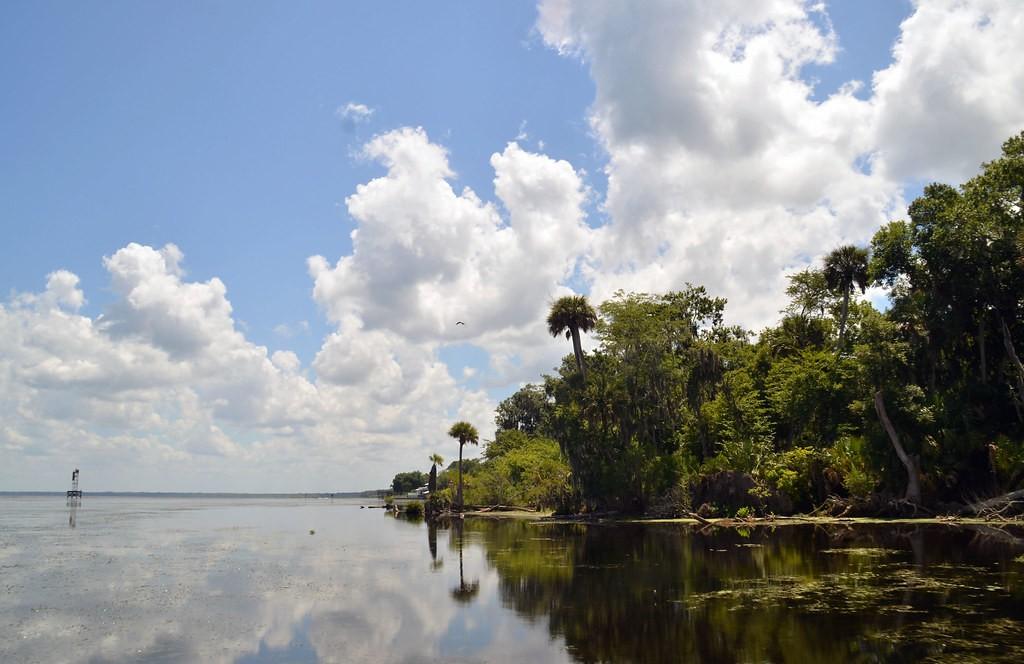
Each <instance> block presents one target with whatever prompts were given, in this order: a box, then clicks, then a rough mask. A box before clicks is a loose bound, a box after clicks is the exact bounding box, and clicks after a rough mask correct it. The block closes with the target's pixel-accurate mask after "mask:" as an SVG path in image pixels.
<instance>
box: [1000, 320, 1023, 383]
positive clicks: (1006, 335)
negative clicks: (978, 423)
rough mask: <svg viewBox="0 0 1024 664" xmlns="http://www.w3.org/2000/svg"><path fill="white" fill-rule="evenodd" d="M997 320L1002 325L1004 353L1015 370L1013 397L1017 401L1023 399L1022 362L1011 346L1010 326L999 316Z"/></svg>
mask: <svg viewBox="0 0 1024 664" xmlns="http://www.w3.org/2000/svg"><path fill="white" fill-rule="evenodd" d="M999 322H1000V323H1002V327H1003V346H1004V347H1005V348H1006V355H1007V357H1009V358H1010V362H1011V364H1013V368H1014V369H1015V370H1016V372H1015V376H1016V378H1017V394H1016V396H1015V397H1014V398H1015V399H1017V400H1018V401H1019V400H1021V399H1024V364H1021V362H1020V358H1019V357H1017V350H1016V349H1015V348H1014V347H1013V339H1012V338H1011V337H1010V328H1009V327H1008V326H1007V325H1006V319H1004V318H1000V319H999Z"/></svg>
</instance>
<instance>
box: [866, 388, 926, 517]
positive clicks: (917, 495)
mask: <svg viewBox="0 0 1024 664" xmlns="http://www.w3.org/2000/svg"><path fill="white" fill-rule="evenodd" d="M875 412H876V413H878V419H879V420H881V422H882V426H883V427H885V432H886V433H887V434H889V441H890V442H892V446H893V448H894V449H895V450H896V456H898V457H899V458H900V461H901V462H902V463H903V467H904V468H906V469H907V494H906V500H908V501H910V502H912V503H914V504H920V503H921V479H920V475H921V464H920V462H919V461H918V460H917V457H916V456H910V455H909V454H907V452H906V450H904V449H903V445H902V444H901V443H900V436H899V434H898V433H896V428H895V427H893V425H892V421H891V420H890V419H889V415H888V414H887V413H886V412H885V401H884V400H883V399H882V390H878V391H877V392H875Z"/></svg>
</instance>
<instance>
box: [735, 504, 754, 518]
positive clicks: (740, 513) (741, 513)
mask: <svg viewBox="0 0 1024 664" xmlns="http://www.w3.org/2000/svg"><path fill="white" fill-rule="evenodd" d="M752 516H754V511H753V510H752V509H750V508H749V507H745V506H744V507H741V508H739V509H738V510H736V518H737V519H749V518H750V517H752Z"/></svg>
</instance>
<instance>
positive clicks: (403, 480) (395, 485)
mask: <svg viewBox="0 0 1024 664" xmlns="http://www.w3.org/2000/svg"><path fill="white" fill-rule="evenodd" d="M427 479H428V477H427V474H426V473H421V472H420V471H418V470H410V471H408V472H405V473H398V474H397V475H395V479H393V480H391V490H392V491H394V492H395V494H396V495H402V494H406V493H409V492H410V491H412V490H413V489H418V488H419V487H421V486H423V485H424V484H426V483H427Z"/></svg>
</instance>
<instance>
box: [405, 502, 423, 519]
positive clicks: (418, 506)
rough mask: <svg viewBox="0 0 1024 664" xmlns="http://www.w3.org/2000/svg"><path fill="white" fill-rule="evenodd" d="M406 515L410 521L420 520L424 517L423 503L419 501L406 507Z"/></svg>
mask: <svg viewBox="0 0 1024 664" xmlns="http://www.w3.org/2000/svg"><path fill="white" fill-rule="evenodd" d="M405 515H406V516H407V517H409V518H410V519H419V518H422V517H423V503H421V502H419V501H418V500H417V501H415V502H411V503H409V504H408V505H406V506H405Z"/></svg>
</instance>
